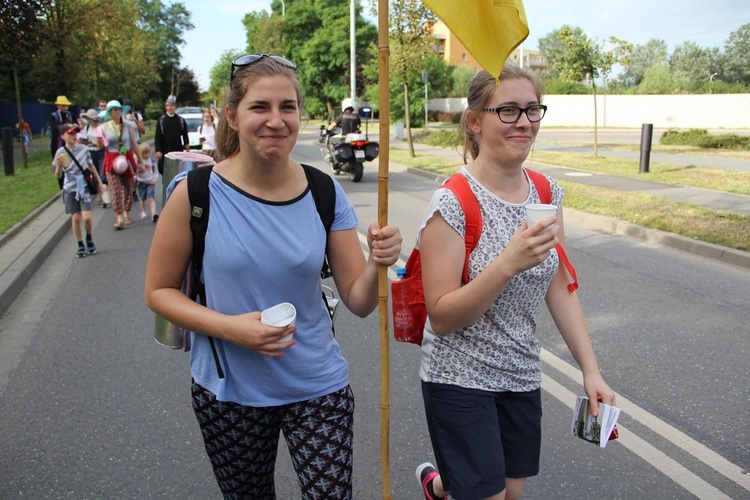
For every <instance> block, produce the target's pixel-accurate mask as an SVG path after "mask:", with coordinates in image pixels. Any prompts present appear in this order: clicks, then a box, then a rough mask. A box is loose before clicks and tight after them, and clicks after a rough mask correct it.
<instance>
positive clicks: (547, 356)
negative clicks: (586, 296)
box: [542, 349, 750, 491]
mask: <svg viewBox="0 0 750 500" xmlns="http://www.w3.org/2000/svg"><path fill="white" fill-rule="evenodd" d="M542 361H544V362H545V363H547V364H549V365H550V366H552V367H553V368H555V369H556V370H557V371H559V372H560V373H562V374H563V375H565V376H567V377H568V378H570V379H571V380H573V381H574V382H576V383H578V384H580V381H581V380H582V375H581V372H580V370H578V369H577V368H575V367H574V366H572V365H571V364H570V363H567V362H566V361H564V360H563V359H561V358H559V357H557V356H556V355H554V354H552V353H551V352H550V351H548V350H546V349H542ZM542 385H544V384H542ZM571 401H575V396H574V397H573V398H572V399H571ZM571 404H572V403H571ZM617 406H618V407H620V409H621V410H622V411H623V412H624V413H627V414H628V415H629V416H630V417H631V418H634V419H635V420H637V421H638V422H639V423H641V424H642V425H644V426H646V427H647V428H648V429H650V430H652V431H654V432H655V433H657V434H659V435H660V436H662V437H663V438H664V439H666V440H667V441H669V442H670V443H673V444H674V445H675V446H678V447H679V448H682V449H683V450H685V451H686V452H688V453H689V454H690V455H692V456H694V457H695V458H697V459H698V460H700V461H701V462H703V463H704V464H706V465H707V466H709V467H711V468H712V469H714V470H715V471H716V472H718V473H719V474H721V475H723V476H725V477H726V478H727V479H729V480H731V481H732V482H734V483H736V484H738V485H740V486H742V487H743V488H745V489H746V490H748V491H750V475H748V474H742V468H741V467H739V466H737V465H735V464H733V463H732V462H730V461H729V460H727V459H725V458H724V457H722V456H721V455H719V454H718V453H716V452H715V451H713V450H711V449H709V448H708V447H707V446H705V445H702V444H701V443H699V442H697V441H696V440H694V439H693V438H691V437H690V436H688V435H687V434H685V433H684V432H682V431H680V430H679V429H677V428H675V427H674V426H672V425H670V424H668V423H666V422H664V421H663V420H660V419H659V418H658V417H656V416H654V415H652V414H651V413H649V412H648V411H646V410H644V409H643V408H641V407H640V406H638V405H636V404H635V403H633V402H632V401H630V400H628V399H627V398H625V397H624V396H620V395H618V396H617Z"/></svg>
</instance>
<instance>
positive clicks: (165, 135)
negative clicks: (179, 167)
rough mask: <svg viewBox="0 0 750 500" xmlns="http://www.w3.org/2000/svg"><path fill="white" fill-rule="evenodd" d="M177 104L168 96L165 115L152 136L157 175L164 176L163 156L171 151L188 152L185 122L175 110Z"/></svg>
mask: <svg viewBox="0 0 750 500" xmlns="http://www.w3.org/2000/svg"><path fill="white" fill-rule="evenodd" d="M176 104H177V102H176V101H175V98H174V97H172V96H169V97H168V98H167V100H166V101H165V102H164V110H165V111H166V113H165V114H163V115H161V116H160V117H159V120H158V121H157V124H156V135H155V136H154V150H155V151H156V158H157V160H159V165H158V167H159V173H160V174H161V175H164V156H165V155H166V154H167V153H171V152H172V151H190V138H189V137H188V127H187V122H186V121H185V119H184V118H182V117H181V116H180V115H178V114H177V113H176V112H175V110H176V108H175V106H176Z"/></svg>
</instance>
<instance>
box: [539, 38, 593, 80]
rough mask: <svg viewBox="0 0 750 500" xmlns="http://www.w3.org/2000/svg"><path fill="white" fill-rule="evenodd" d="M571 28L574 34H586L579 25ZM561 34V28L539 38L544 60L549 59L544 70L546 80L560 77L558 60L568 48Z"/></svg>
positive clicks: (540, 50)
mask: <svg viewBox="0 0 750 500" xmlns="http://www.w3.org/2000/svg"><path fill="white" fill-rule="evenodd" d="M569 29H570V30H572V34H573V36H576V37H582V36H585V35H584V33H583V30H582V29H581V28H579V27H577V26H576V27H573V28H569ZM559 34H560V29H557V30H553V31H551V32H549V33H548V34H546V35H545V36H543V37H542V38H540V39H539V52H541V53H542V56H543V57H544V60H545V61H547V69H546V70H545V72H544V77H545V80H546V79H550V80H552V79H555V78H559V77H560V74H559V72H558V71H557V67H558V66H559V63H558V61H560V60H561V59H562V58H563V56H564V54H565V50H566V49H565V46H564V45H563V43H562V41H561V40H560V38H559Z"/></svg>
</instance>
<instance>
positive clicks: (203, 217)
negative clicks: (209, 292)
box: [187, 165, 224, 379]
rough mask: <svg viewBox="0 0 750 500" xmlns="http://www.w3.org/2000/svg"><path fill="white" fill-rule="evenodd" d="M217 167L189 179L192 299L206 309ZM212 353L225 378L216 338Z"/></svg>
mask: <svg viewBox="0 0 750 500" xmlns="http://www.w3.org/2000/svg"><path fill="white" fill-rule="evenodd" d="M213 168H214V166H213V165H207V166H205V167H198V168H194V169H193V170H191V171H190V172H188V175H187V191H188V200H189V201H190V232H191V233H192V235H193V256H192V257H191V258H190V270H189V275H188V277H187V282H188V289H187V293H188V297H190V298H191V299H192V300H194V301H196V302H198V303H199V304H201V305H204V306H205V305H206V285H205V284H204V283H203V282H202V281H201V273H202V272H203V254H204V253H205V250H206V231H207V230H208V214H209V201H210V199H211V197H210V195H209V192H208V181H209V180H210V179H211V171H212V170H213ZM208 342H209V344H211V352H212V353H213V356H214V362H215V363H216V373H217V374H218V376H219V378H220V379H221V378H224V370H222V368H221V362H220V361H219V353H218V351H217V350H216V344H215V343H214V338H213V337H211V336H210V335H209V336H208Z"/></svg>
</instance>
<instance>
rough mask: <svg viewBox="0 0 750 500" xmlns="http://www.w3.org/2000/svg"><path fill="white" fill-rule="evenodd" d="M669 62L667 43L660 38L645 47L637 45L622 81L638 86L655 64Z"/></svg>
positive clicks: (650, 41) (647, 43) (621, 77)
mask: <svg viewBox="0 0 750 500" xmlns="http://www.w3.org/2000/svg"><path fill="white" fill-rule="evenodd" d="M666 61H667V42H665V41H664V40H662V39H660V38H652V39H651V40H649V41H648V42H646V43H645V44H644V45H636V46H635V47H634V48H633V53H632V54H631V56H630V64H628V65H627V66H626V67H625V68H624V70H623V72H622V74H621V75H620V79H621V80H622V81H624V82H625V84H626V85H628V86H636V85H638V84H640V83H641V81H642V80H643V77H644V75H645V73H646V70H647V69H648V68H650V67H651V66H653V65H655V64H660V63H664V62H666Z"/></svg>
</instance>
